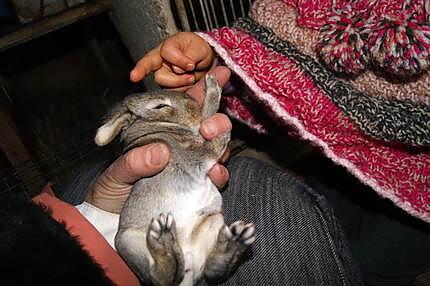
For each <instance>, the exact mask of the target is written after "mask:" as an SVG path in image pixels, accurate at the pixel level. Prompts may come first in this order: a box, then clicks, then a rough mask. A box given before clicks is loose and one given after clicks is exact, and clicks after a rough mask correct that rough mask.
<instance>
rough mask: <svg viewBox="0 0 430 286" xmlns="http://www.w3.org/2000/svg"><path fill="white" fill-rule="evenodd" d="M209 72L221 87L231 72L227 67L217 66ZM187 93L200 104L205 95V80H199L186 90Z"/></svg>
mask: <svg viewBox="0 0 430 286" xmlns="http://www.w3.org/2000/svg"><path fill="white" fill-rule="evenodd" d="M209 74H211V75H213V76H215V78H216V79H217V80H218V84H219V85H220V86H221V87H223V86H224V85H225V84H226V83H227V82H228V80H229V78H230V75H231V72H230V70H229V69H228V68H227V67H223V66H217V67H215V68H213V69H212V70H210V71H209ZM187 93H188V94H189V95H191V96H192V97H194V98H195V99H196V100H197V101H198V102H199V103H200V104H201V103H202V102H203V98H204V96H205V81H204V78H202V79H201V80H199V81H198V82H197V83H196V84H195V85H194V86H193V87H192V88H190V89H189V90H187Z"/></svg>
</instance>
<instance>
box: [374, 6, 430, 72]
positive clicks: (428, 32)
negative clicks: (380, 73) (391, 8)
mask: <svg viewBox="0 0 430 286" xmlns="http://www.w3.org/2000/svg"><path fill="white" fill-rule="evenodd" d="M371 30H372V32H371V33H370V35H369V51H370V55H371V58H372V62H373V63H374V64H375V65H376V66H378V67H380V68H381V69H383V70H384V71H386V72H388V73H392V74H395V75H400V76H404V75H413V74H417V73H421V72H422V71H424V70H426V69H428V67H429V65H430V58H429V55H430V23H429V22H426V21H425V20H423V19H418V18H412V17H410V16H407V15H405V14H402V13H400V14H398V15H395V16H386V17H384V18H383V19H382V20H380V21H378V22H377V23H374V24H373V27H372V29H371Z"/></svg>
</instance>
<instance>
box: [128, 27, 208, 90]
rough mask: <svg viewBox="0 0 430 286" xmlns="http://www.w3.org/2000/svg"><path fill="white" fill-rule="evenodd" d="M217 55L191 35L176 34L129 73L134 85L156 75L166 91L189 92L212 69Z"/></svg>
mask: <svg viewBox="0 0 430 286" xmlns="http://www.w3.org/2000/svg"><path fill="white" fill-rule="evenodd" d="M213 60H214V52H213V51H212V48H211V47H210V46H209V44H208V43H207V42H206V41H205V40H203V39H202V38H200V37H199V36H197V35H196V34H194V33H191V32H181V33H178V34H176V35H173V36H171V37H169V38H167V39H166V40H164V42H162V43H161V44H160V45H159V46H158V47H157V48H155V49H153V50H151V51H150V52H148V53H147V54H146V55H145V56H144V57H143V58H141V59H140V60H139V61H138V62H137V64H136V66H135V67H134V68H133V70H132V71H131V72H130V79H131V81H133V82H137V81H140V80H142V79H144V78H145V76H147V75H148V74H149V73H150V72H154V77H155V82H156V83H158V84H159V85H161V86H163V87H165V88H174V89H177V90H181V91H183V90H186V89H188V88H190V87H191V86H192V85H193V84H194V83H195V82H197V81H198V80H200V79H201V78H202V77H203V76H204V75H205V74H206V73H207V71H208V70H209V69H210V68H211V67H212V64H213Z"/></svg>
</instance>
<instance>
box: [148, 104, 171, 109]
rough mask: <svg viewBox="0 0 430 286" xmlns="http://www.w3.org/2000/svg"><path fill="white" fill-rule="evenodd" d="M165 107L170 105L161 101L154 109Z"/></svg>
mask: <svg viewBox="0 0 430 286" xmlns="http://www.w3.org/2000/svg"><path fill="white" fill-rule="evenodd" d="M165 107H170V105H167V104H163V103H160V104H158V105H156V106H154V107H153V108H152V109H162V108H165Z"/></svg>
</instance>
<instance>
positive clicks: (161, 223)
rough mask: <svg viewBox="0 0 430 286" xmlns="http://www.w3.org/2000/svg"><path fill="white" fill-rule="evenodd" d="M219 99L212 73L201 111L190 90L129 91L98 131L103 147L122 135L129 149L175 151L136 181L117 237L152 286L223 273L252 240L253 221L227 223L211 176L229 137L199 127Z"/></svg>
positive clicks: (190, 282) (190, 281) (118, 244)
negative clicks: (209, 136) (156, 145)
mask: <svg viewBox="0 0 430 286" xmlns="http://www.w3.org/2000/svg"><path fill="white" fill-rule="evenodd" d="M220 97H221V89H220V87H219V86H218V84H217V81H216V79H215V78H214V77H211V76H207V77H206V98H205V101H204V103H203V106H202V107H201V108H200V107H199V106H198V104H197V102H196V101H194V99H192V98H191V97H190V96H188V95H187V94H185V93H176V92H171V91H157V92H150V93H146V94H136V95H131V96H129V97H127V98H125V99H124V101H123V102H122V103H121V104H119V105H118V106H116V107H115V108H113V110H112V112H111V113H110V115H109V116H108V118H107V120H106V122H105V124H104V125H103V126H101V127H100V128H99V130H98V132H97V135H96V140H95V141H96V143H97V144H99V145H105V144H108V143H109V142H110V141H111V140H113V138H114V137H115V136H116V135H118V134H121V140H122V142H123V143H124V150H129V149H131V148H133V147H136V146H140V145H144V144H147V143H150V142H154V141H162V142H164V143H166V144H167V145H168V146H169V148H170V152H171V159H170V162H169V164H168V165H167V167H166V168H165V169H164V170H163V171H162V172H161V173H159V174H157V175H155V176H153V177H149V178H142V179H140V180H139V181H137V182H136V183H135V185H134V186H133V189H132V191H131V193H130V196H129V198H128V199H127V201H126V202H125V205H124V207H123V209H122V212H121V215H120V223H119V230H118V233H117V235H116V238H115V246H116V248H117V250H118V252H119V253H120V254H121V255H122V257H123V258H124V259H125V261H126V262H127V263H128V264H129V266H130V267H131V268H132V269H133V270H134V271H135V273H136V274H137V275H138V276H139V278H140V279H141V280H142V281H143V282H145V283H147V284H153V285H163V286H164V285H193V284H195V283H197V282H198V281H199V280H200V279H201V278H202V277H203V276H204V275H206V276H207V277H208V278H211V279H221V278H224V277H225V276H226V275H228V274H229V273H230V272H231V271H232V269H233V268H234V266H235V264H236V263H237V258H238V257H239V256H240V255H241V254H242V253H243V252H244V251H245V249H246V248H247V247H248V246H249V245H250V244H251V243H252V242H253V241H254V239H255V237H254V226H253V225H252V224H246V225H245V224H244V223H243V222H236V223H234V224H232V225H231V226H230V227H228V226H226V225H225V223H224V218H223V215H222V199H221V195H220V193H219V192H218V190H217V188H216V187H215V186H214V185H213V184H212V182H211V181H210V179H209V178H208V176H207V172H208V171H209V170H210V168H211V167H212V166H213V165H214V164H215V163H216V161H217V160H218V159H219V158H220V156H221V155H222V154H223V152H224V151H225V149H226V147H227V144H228V141H229V140H230V134H229V133H226V134H224V135H222V136H220V137H218V138H216V139H214V140H211V141H206V140H204V138H203V137H202V136H201V135H200V132H199V128H200V123H201V121H202V120H203V119H206V118H207V117H209V116H211V115H213V114H214V113H215V112H216V111H217V109H218V107H219V101H220Z"/></svg>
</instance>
